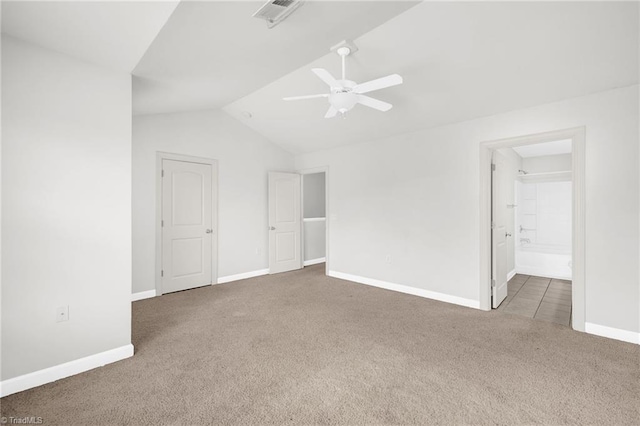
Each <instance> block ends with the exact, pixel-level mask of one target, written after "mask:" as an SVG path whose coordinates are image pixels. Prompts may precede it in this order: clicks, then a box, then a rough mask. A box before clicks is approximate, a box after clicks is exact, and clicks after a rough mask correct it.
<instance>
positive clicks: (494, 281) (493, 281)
mask: <svg viewBox="0 0 640 426" xmlns="http://www.w3.org/2000/svg"><path fill="white" fill-rule="evenodd" d="M495 286H496V280H491V288H494V287H495Z"/></svg>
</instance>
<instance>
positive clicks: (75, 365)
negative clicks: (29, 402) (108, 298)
mask: <svg viewBox="0 0 640 426" xmlns="http://www.w3.org/2000/svg"><path fill="white" fill-rule="evenodd" d="M131 356H133V345H131V344H129V345H125V346H121V347H119V348H115V349H111V350H109V351H105V352H100V353H97V354H95V355H90V356H87V357H84V358H80V359H76V360H74V361H69V362H65V363H64V364H60V365H56V366H53V367H49V368H45V369H43V370H38V371H34V372H33V373H29V374H24V375H22V376H18V377H14V378H12V379H8V380H3V381H2V382H0V397H5V396H7V395H11V394H14V393H17V392H22V391H24V390H27V389H31V388H35V387H36V386H42V385H44V384H46V383H51V382H55V381H56V380H60V379H64V378H65V377H69V376H73V375H75V374H80V373H83V372H85V371H88V370H93V369H94V368H98V367H102V366H104V365H107V364H111V363H112V362H116V361H120V360H122V359H125V358H129V357H131Z"/></svg>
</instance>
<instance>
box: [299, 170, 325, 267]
mask: <svg viewBox="0 0 640 426" xmlns="http://www.w3.org/2000/svg"><path fill="white" fill-rule="evenodd" d="M302 214H303V216H302V238H303V244H302V247H303V259H304V266H311V265H317V264H320V263H325V262H326V252H327V240H326V232H327V230H326V225H327V206H326V173H325V172H324V171H323V172H317V173H308V174H303V175H302Z"/></svg>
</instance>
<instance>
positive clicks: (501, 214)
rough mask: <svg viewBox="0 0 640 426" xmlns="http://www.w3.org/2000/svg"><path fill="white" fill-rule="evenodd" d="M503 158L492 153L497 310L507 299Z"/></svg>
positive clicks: (494, 293)
mask: <svg viewBox="0 0 640 426" xmlns="http://www.w3.org/2000/svg"><path fill="white" fill-rule="evenodd" d="M504 168H505V157H504V155H502V154H500V153H499V152H498V151H494V152H493V162H492V167H491V169H492V173H491V270H492V273H491V278H492V281H493V282H492V291H491V296H492V300H493V302H492V307H493V308H497V307H498V306H500V303H502V301H503V300H504V299H505V298H506V297H507V293H508V289H507V276H508V274H509V271H508V267H507V214H508V212H507V182H505V178H506V176H505V170H504Z"/></svg>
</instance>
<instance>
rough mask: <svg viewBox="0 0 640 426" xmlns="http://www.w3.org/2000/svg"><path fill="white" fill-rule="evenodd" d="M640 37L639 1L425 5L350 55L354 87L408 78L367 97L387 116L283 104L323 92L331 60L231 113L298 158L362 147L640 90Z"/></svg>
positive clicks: (335, 61) (362, 41)
mask: <svg viewBox="0 0 640 426" xmlns="http://www.w3.org/2000/svg"><path fill="white" fill-rule="evenodd" d="M638 34H639V31H638V4H637V3H605V2H602V3H599V2H584V3H583V2H532V3H523V2H472V3H459V2H425V3H422V4H420V5H418V6H416V7H413V8H411V9H409V10H408V11H406V12H405V13H403V14H401V15H399V16H397V17H395V18H393V19H391V20H390V21H388V22H386V23H385V24H383V25H381V26H379V27H377V28H375V29H373V30H372V31H370V32H368V33H366V34H364V35H362V36H361V37H359V38H357V39H356V40H355V43H356V45H357V46H358V47H359V49H360V50H359V51H358V52H357V53H356V54H355V55H353V57H352V58H348V59H347V75H348V77H349V79H351V80H355V81H356V82H362V81H367V80H370V79H372V78H376V77H381V76H384V75H388V74H391V73H398V74H400V75H402V76H403V77H404V84H402V85H400V86H395V87H392V88H388V89H384V90H380V91H379V92H373V93H369V95H371V96H373V97H376V98H379V99H381V100H384V101H387V102H390V103H392V104H393V105H394V108H393V109H391V110H390V111H388V112H385V113H382V112H378V111H375V110H372V109H370V108H366V107H361V106H356V107H355V108H354V109H353V110H351V111H349V112H348V113H347V115H346V117H345V119H341V118H339V117H337V118H334V119H325V118H323V117H324V114H325V112H326V111H327V108H328V106H329V105H328V103H327V100H326V99H312V100H305V101H296V102H284V101H281V98H282V97H283V96H291V95H305V94H314V93H322V92H324V91H326V90H327V88H326V85H324V83H322V82H321V81H320V80H319V79H318V78H317V77H316V76H315V75H313V74H312V73H311V71H310V70H311V68H314V67H320V68H326V69H328V70H329V71H331V72H332V73H333V74H334V75H338V74H339V71H340V61H339V58H338V56H337V55H336V54H333V53H326V54H325V55H323V56H322V57H319V58H317V59H316V60H314V61H312V62H311V63H309V64H306V65H305V66H303V67H300V68H298V69H296V70H294V71H292V72H291V73H289V74H287V75H285V76H283V77H281V78H280V79H278V80H276V81H274V82H273V83H271V84H269V85H267V86H265V87H262V88H261V89H259V90H256V91H255V92H253V93H251V94H249V95H247V96H245V97H243V98H241V99H239V100H237V101H235V102H233V103H231V104H229V105H228V106H226V107H225V110H226V111H227V112H228V113H229V114H231V115H233V116H234V117H236V118H237V119H238V120H241V121H242V122H244V123H245V124H246V125H247V126H250V127H251V128H252V129H254V130H256V131H257V132H259V133H261V134H263V135H264V136H266V137H268V138H269V139H271V140H272V141H274V142H276V143H278V144H280V145H281V146H283V147H284V148H285V149H287V150H289V151H291V152H293V153H302V152H310V151H315V150H321V149H327V148H331V147H335V146H339V145H346V144H353V143H359V142H366V141H370V140H372V139H376V138H382V137H385V136H390V135H394V134H399V133H404V132H410V131H415V130H418V129H421V128H426V127H433V126H438V125H443V124H447V123H454V122H459V121H464V120H469V119H473V118H477V117H482V116H488V115H492V114H497V113H500V112H506V111H511V110H514V109H519V108H524V107H529V106H535V105H539V104H543V103H548V102H554V101H558V100H562V99H567V98H571V97H577V96H582V95H586V94H590V93H595V92H598V91H602V90H606V89H611V88H614V87H622V86H627V85H632V84H637V83H638V47H639V45H638V37H639V35H638ZM245 111H246V112H250V113H251V116H252V117H251V118H250V119H248V118H246V117H245V114H243V112H245Z"/></svg>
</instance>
